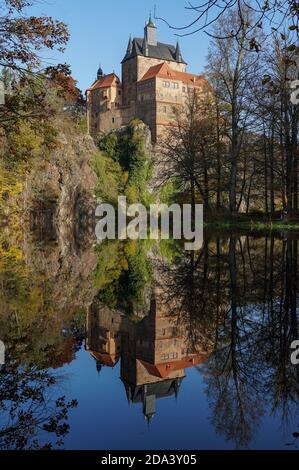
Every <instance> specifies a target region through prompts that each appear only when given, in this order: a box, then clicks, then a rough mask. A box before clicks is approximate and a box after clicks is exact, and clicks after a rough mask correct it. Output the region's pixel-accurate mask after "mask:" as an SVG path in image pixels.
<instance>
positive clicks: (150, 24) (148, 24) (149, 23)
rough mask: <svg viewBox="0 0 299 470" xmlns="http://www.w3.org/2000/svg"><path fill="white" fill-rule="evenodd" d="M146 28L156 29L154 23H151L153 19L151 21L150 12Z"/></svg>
mask: <svg viewBox="0 0 299 470" xmlns="http://www.w3.org/2000/svg"><path fill="white" fill-rule="evenodd" d="M147 26H149V27H151V28H156V25H155V23H154V22H153V19H152V12H151V11H150V14H149V18H148V22H147Z"/></svg>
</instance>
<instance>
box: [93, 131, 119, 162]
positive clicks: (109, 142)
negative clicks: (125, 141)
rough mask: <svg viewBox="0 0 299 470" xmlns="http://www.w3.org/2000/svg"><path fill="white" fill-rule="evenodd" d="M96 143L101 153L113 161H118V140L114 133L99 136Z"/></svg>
mask: <svg viewBox="0 0 299 470" xmlns="http://www.w3.org/2000/svg"><path fill="white" fill-rule="evenodd" d="M97 143H98V147H99V149H100V150H101V151H102V152H104V153H105V154H106V155H108V156H109V157H111V158H112V159H113V160H114V161H119V156H120V151H119V140H118V137H117V135H116V133H115V132H110V133H109V134H105V135H103V136H100V138H99V139H98V142H97Z"/></svg>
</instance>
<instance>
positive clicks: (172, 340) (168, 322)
mask: <svg viewBox="0 0 299 470" xmlns="http://www.w3.org/2000/svg"><path fill="white" fill-rule="evenodd" d="M161 296H162V293H159V292H158V290H155V292H154V293H153V296H152V301H151V307H150V311H149V314H148V316H146V317H144V318H143V320H141V321H140V322H139V323H133V322H132V321H131V320H130V319H129V318H128V317H127V316H126V315H124V314H123V313H121V312H119V311H116V310H113V311H112V310H111V309H108V308H107V307H100V308H98V307H96V306H95V305H93V306H92V307H91V308H90V310H89V313H88V318H87V333H86V350H87V351H89V352H90V354H91V355H92V356H93V357H94V358H95V360H96V362H97V369H98V370H100V369H101V367H102V366H104V365H105V366H109V367H114V366H115V364H116V363H117V362H118V360H119V359H120V360H121V379H122V381H123V383H124V386H125V390H126V394H127V398H128V400H129V401H130V402H133V403H142V406H143V413H144V416H145V417H146V418H147V419H150V418H151V417H152V416H153V415H154V414H155V409H156V399H159V398H163V397H168V396H172V395H175V396H177V395H178V393H179V389H180V385H181V382H182V380H183V379H184V377H185V369H187V368H189V367H193V366H194V365H197V364H200V363H202V362H203V361H204V360H205V359H206V358H207V356H208V353H207V352H198V351H197V352H196V353H194V352H193V351H191V350H190V349H188V346H187V344H188V339H187V337H186V330H185V327H184V325H178V324H177V323H176V318H175V317H173V315H172V312H170V311H166V309H165V305H163V307H161V305H162V304H161Z"/></svg>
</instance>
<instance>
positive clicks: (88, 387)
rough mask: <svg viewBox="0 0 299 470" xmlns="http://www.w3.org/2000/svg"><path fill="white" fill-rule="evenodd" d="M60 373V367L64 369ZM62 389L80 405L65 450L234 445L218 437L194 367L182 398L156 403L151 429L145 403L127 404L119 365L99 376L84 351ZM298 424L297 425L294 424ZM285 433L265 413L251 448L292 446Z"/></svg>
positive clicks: (72, 415)
mask: <svg viewBox="0 0 299 470" xmlns="http://www.w3.org/2000/svg"><path fill="white" fill-rule="evenodd" d="M60 372H61V371H60ZM64 372H65V373H66V376H67V383H66V387H65V391H64V393H67V396H68V397H70V398H76V399H77V400H78V402H79V406H78V408H77V409H75V410H74V411H71V412H70V420H69V424H70V434H69V435H68V436H67V437H66V439H65V448H67V449H183V450H184V449H185V450H187V449H190V450H193V449H207V450H209V449H234V447H235V446H234V444H233V443H231V442H228V443H227V442H225V441H224V438H223V437H222V436H217V435H216V434H215V430H214V427H213V425H212V424H211V422H210V419H209V417H210V416H211V410H209V406H208V402H207V399H206V395H205V387H206V386H205V384H204V383H203V380H202V376H201V374H200V373H199V372H198V370H197V369H196V368H193V369H189V370H186V378H185V379H184V380H183V382H182V385H181V388H180V392H179V397H178V400H177V401H176V399H175V397H174V396H172V397H169V398H163V399H161V400H158V401H157V405H156V415H155V416H154V418H153V419H152V421H151V422H150V425H149V427H148V424H147V422H146V421H145V420H144V417H143V414H142V405H141V404H140V403H139V404H135V405H132V404H130V405H129V404H128V402H127V398H126V394H125V389H124V385H123V383H122V382H121V380H120V378H119V377H120V370H119V363H118V365H117V366H116V367H115V368H114V369H109V368H102V370H101V372H100V375H97V371H96V364H95V361H94V359H93V358H92V357H91V356H90V355H89V354H88V353H86V352H85V351H84V349H82V350H81V351H80V352H79V353H78V356H77V359H76V360H75V361H74V362H73V363H72V364H70V365H69V366H66V367H65V368H64ZM295 424H296V423H295ZM295 424H292V425H291V427H290V429H289V433H286V434H285V435H284V432H283V430H282V427H281V422H280V419H278V418H274V417H266V418H265V419H263V420H262V422H261V425H260V426H259V428H258V431H257V434H256V436H255V440H254V442H253V443H252V444H251V448H256V449H280V448H281V449H288V447H286V446H285V443H286V442H288V441H290V440H291V433H292V432H293V431H294V430H295Z"/></svg>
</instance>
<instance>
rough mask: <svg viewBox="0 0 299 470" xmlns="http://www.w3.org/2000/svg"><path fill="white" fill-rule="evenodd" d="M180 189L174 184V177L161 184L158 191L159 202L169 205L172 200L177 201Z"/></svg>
mask: <svg viewBox="0 0 299 470" xmlns="http://www.w3.org/2000/svg"><path fill="white" fill-rule="evenodd" d="M180 192H181V191H180V189H179V188H178V185H177V184H176V181H175V178H172V179H170V180H168V181H166V183H164V184H163V186H162V188H161V189H160V192H159V197H160V202H161V203H163V204H168V205H171V204H172V203H174V202H177V200H178V197H177V196H178V195H179V194H180Z"/></svg>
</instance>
